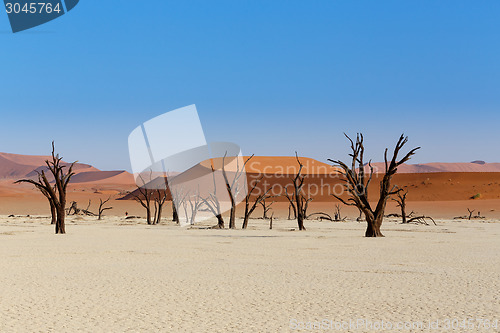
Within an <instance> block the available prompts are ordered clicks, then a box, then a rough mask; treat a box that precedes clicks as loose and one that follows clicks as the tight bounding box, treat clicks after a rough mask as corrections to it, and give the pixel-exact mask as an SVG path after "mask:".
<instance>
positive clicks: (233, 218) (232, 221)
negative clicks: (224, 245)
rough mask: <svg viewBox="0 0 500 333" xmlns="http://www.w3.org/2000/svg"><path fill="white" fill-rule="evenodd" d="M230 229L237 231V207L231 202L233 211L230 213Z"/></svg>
mask: <svg viewBox="0 0 500 333" xmlns="http://www.w3.org/2000/svg"><path fill="white" fill-rule="evenodd" d="M229 229H236V205H234V204H233V202H232V201H231V210H230V211H229Z"/></svg>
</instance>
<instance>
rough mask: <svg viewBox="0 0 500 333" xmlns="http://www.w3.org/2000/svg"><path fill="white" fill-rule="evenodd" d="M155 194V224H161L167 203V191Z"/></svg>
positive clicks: (159, 191)
mask: <svg viewBox="0 0 500 333" xmlns="http://www.w3.org/2000/svg"><path fill="white" fill-rule="evenodd" d="M154 192H155V193H154V194H153V202H154V207H155V210H154V216H153V224H159V223H160V222H161V214H162V212H163V206H164V205H165V201H167V191H166V190H162V189H157V190H155V191H154Z"/></svg>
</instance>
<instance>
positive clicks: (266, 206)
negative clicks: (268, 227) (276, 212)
mask: <svg viewBox="0 0 500 333" xmlns="http://www.w3.org/2000/svg"><path fill="white" fill-rule="evenodd" d="M271 198H274V195H265V196H264V197H263V198H262V199H261V200H260V201H259V204H260V205H261V206H262V219H264V220H267V219H269V216H268V215H267V214H268V213H269V212H270V211H271V209H272V208H271V206H272V205H273V204H274V201H271V202H268V201H267V199H271Z"/></svg>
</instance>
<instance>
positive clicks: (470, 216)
mask: <svg viewBox="0 0 500 333" xmlns="http://www.w3.org/2000/svg"><path fill="white" fill-rule="evenodd" d="M467 211H468V212H469V220H471V219H472V214H474V212H475V210H474V209H473V210H470V209H469V208H467Z"/></svg>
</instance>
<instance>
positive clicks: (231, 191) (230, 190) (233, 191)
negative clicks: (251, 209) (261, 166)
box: [222, 152, 254, 229]
mask: <svg viewBox="0 0 500 333" xmlns="http://www.w3.org/2000/svg"><path fill="white" fill-rule="evenodd" d="M226 155H227V152H226V153H225V154H224V157H223V158H222V176H223V177H224V182H225V183H226V189H227V194H228V195H229V200H230V201H231V210H230V212H229V229H236V205H237V203H236V196H237V195H238V193H239V191H241V188H239V186H238V185H239V183H238V181H239V180H240V178H241V176H242V175H243V174H244V172H245V166H246V165H247V163H248V162H249V161H250V160H251V159H252V157H253V156H254V155H252V156H250V157H249V158H247V159H246V161H245V162H244V163H243V166H242V167H241V169H240V165H239V157H238V156H236V157H235V159H236V172H234V177H232V179H231V180H230V179H229V177H228V176H227V172H226V166H225V164H226V163H225V162H226ZM245 181H246V180H245Z"/></svg>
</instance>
